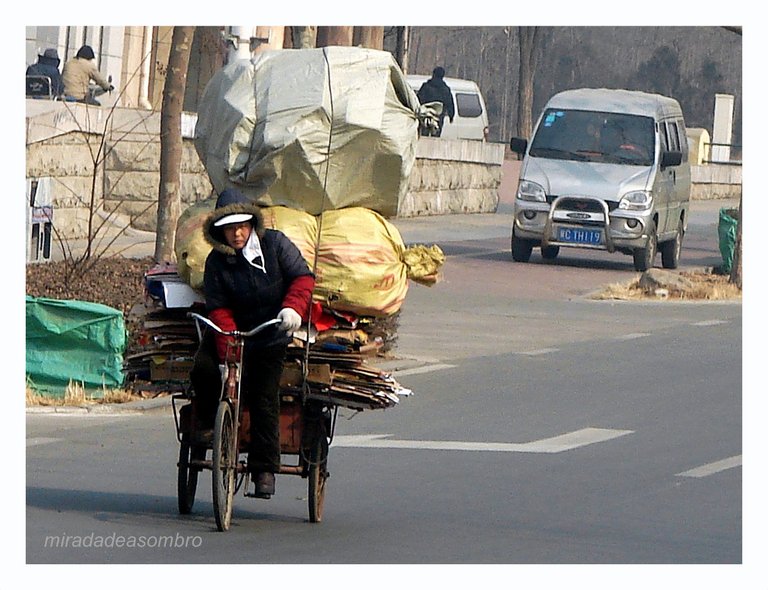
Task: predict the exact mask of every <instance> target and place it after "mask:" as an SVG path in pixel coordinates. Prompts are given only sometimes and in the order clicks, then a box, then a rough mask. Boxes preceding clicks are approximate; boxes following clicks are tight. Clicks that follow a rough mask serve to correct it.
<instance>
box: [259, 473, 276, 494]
mask: <svg viewBox="0 0 768 590" xmlns="http://www.w3.org/2000/svg"><path fill="white" fill-rule="evenodd" d="M255 481H256V495H257V496H258V497H259V498H269V497H270V496H271V495H272V494H274V493H275V474H274V473H269V472H262V473H259V474H257V475H256V479H255Z"/></svg>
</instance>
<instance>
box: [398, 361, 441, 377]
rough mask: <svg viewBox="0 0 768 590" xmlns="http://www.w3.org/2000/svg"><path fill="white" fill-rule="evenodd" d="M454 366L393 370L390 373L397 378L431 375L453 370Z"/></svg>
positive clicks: (439, 365)
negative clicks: (435, 372) (433, 372)
mask: <svg viewBox="0 0 768 590" xmlns="http://www.w3.org/2000/svg"><path fill="white" fill-rule="evenodd" d="M455 366H456V365H444V364H437V365H427V366H424V367H414V368H412V369H403V370H402V371H398V370H395V371H393V372H392V373H393V374H394V375H397V376H398V377H402V376H403V375H420V374H421V373H431V372H432V371H442V370H443V369H453V368H454V367H455Z"/></svg>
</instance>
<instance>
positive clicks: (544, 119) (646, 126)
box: [510, 89, 691, 271]
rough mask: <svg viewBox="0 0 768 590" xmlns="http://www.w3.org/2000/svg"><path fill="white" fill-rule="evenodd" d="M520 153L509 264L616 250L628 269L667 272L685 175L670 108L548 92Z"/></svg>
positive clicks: (624, 98) (676, 255)
mask: <svg viewBox="0 0 768 590" xmlns="http://www.w3.org/2000/svg"><path fill="white" fill-rule="evenodd" d="M510 148H511V149H512V151H513V152H516V153H518V154H519V155H521V156H522V157H523V163H522V166H521V169H520V180H519V183H518V190H517V195H516V198H515V206H514V221H513V227H512V258H513V259H514V260H515V261H517V262H528V260H529V259H530V257H531V253H532V251H533V248H534V247H540V248H541V255H542V257H543V258H545V259H554V258H556V257H557V255H558V253H559V251H560V248H561V247H573V248H591V249H598V250H607V251H608V252H622V253H624V254H629V255H631V256H632V257H633V260H634V268H635V270H637V271H645V270H647V269H649V268H651V267H652V266H653V264H654V260H655V257H656V253H657V250H658V251H660V252H661V261H662V265H663V267H664V268H677V266H678V264H679V261H680V249H681V246H682V242H683V236H684V235H685V232H686V229H687V227H688V207H689V202H690V192H691V170H690V164H689V162H688V144H687V140H686V129H685V122H684V119H683V112H682V110H681V108H680V105H679V103H678V102H677V101H676V100H674V99H672V98H668V97H664V96H661V95H657V94H648V93H644V92H637V91H628V90H611V89H578V90H567V91H564V92H561V93H559V94H556V95H555V96H553V97H552V98H551V99H550V100H549V102H548V103H547V105H546V106H545V107H544V110H543V112H542V114H541V115H540V117H539V120H538V122H537V124H536V128H535V132H534V135H533V139H532V141H531V142H530V143H529V142H528V141H527V140H525V139H522V138H512V139H511V141H510Z"/></svg>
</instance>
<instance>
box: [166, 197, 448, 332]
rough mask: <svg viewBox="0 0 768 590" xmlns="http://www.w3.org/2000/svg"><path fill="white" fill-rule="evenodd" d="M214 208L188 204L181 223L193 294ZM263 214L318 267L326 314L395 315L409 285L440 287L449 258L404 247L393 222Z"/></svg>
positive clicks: (179, 245)
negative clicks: (206, 223)
mask: <svg viewBox="0 0 768 590" xmlns="http://www.w3.org/2000/svg"><path fill="white" fill-rule="evenodd" d="M214 205H215V200H213V199H209V200H207V201H203V202H200V203H198V204H196V205H194V206H192V207H189V208H188V209H187V210H186V211H184V212H183V213H182V215H181V217H180V218H179V223H178V225H177V230H176V258H177V261H178V271H179V274H180V275H181V277H182V278H183V279H184V280H185V281H186V282H187V283H189V284H190V285H191V286H192V287H193V288H195V289H202V285H203V271H204V269H205V259H206V257H207V256H208V253H209V252H210V250H211V247H210V245H209V244H208V243H207V242H206V241H205V238H204V236H203V229H202V226H203V221H204V220H205V218H206V216H207V215H208V213H209V212H210V211H211V210H212V209H213V207H214ZM262 213H263V214H264V223H265V225H266V226H267V227H269V228H273V229H279V230H280V231H282V232H283V233H285V234H286V235H287V236H288V237H289V238H290V239H291V241H292V242H293V243H294V244H296V246H297V247H298V248H299V250H301V253H302V255H303V256H304V259H305V260H306V261H307V263H308V264H309V266H310V268H314V269H315V274H316V284H315V293H314V299H315V301H318V302H320V303H322V304H323V305H324V306H325V307H326V308H327V309H332V310H338V311H349V312H353V313H355V314H357V315H363V316H374V317H382V316H388V315H392V314H394V313H395V312H397V311H398V310H399V309H400V307H401V306H402V304H403V301H404V300H405V296H406V294H407V292H408V280H409V279H411V280H414V281H417V282H419V283H422V284H425V285H432V284H434V283H435V282H436V281H437V277H438V275H439V272H440V268H441V266H442V264H443V262H444V261H445V256H444V254H443V252H442V251H441V250H440V248H439V247H438V246H431V247H429V248H427V247H425V246H411V247H409V248H406V247H405V244H404V243H403V240H402V238H401V236H400V232H399V231H398V230H397V228H396V227H395V226H394V225H392V224H391V223H389V222H388V221H387V220H386V219H384V218H383V217H382V216H381V215H379V214H377V213H376V212H375V211H372V210H370V209H365V208H363V207H350V208H347V209H339V210H334V211H326V212H325V213H323V214H322V216H313V215H310V214H309V213H306V212H305V211H299V210H297V209H290V208H287V207H283V206H276V207H266V208H264V209H263V210H262ZM318 232H319V234H320V238H319V240H318ZM318 244H319V246H318ZM316 248H317V252H316V251H315V250H316Z"/></svg>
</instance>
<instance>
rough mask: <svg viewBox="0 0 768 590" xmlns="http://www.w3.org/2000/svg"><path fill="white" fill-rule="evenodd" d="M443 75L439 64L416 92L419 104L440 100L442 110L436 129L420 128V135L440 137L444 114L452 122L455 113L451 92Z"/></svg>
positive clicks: (443, 72) (443, 71)
mask: <svg viewBox="0 0 768 590" xmlns="http://www.w3.org/2000/svg"><path fill="white" fill-rule="evenodd" d="M444 77H445V70H444V69H443V68H441V67H440V66H437V67H436V68H435V69H434V70H432V77H431V78H430V79H429V80H427V81H426V82H424V84H422V85H421V88H419V91H418V92H417V93H416V96H418V98H419V102H420V103H421V104H426V103H428V102H440V103H442V104H443V112H442V113H441V114H440V119H439V121H438V126H437V129H436V130H435V129H431V128H429V129H422V135H431V136H433V137H440V135H441V134H442V132H443V120H444V119H445V117H446V116H447V117H448V120H449V121H450V122H451V123H453V116H454V114H455V108H454V104H453V94H451V89H450V88H448V84H446V83H445V80H443V78H444Z"/></svg>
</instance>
